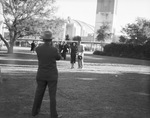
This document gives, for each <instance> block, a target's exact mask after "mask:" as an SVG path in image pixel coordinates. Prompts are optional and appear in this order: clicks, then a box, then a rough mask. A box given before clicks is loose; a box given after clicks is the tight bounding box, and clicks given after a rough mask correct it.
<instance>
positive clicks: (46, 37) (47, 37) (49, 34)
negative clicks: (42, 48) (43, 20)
mask: <svg viewBox="0 0 150 118" xmlns="http://www.w3.org/2000/svg"><path fill="white" fill-rule="evenodd" d="M41 39H43V40H52V39H54V37H52V32H51V31H44V32H43V35H42V36H41Z"/></svg>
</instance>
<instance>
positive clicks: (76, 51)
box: [70, 41, 84, 69]
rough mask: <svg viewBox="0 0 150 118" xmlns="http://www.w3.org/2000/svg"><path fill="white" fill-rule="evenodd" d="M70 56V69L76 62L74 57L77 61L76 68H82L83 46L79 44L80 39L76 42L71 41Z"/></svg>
mask: <svg viewBox="0 0 150 118" xmlns="http://www.w3.org/2000/svg"><path fill="white" fill-rule="evenodd" d="M70 57H71V60H70V62H71V69H73V68H74V64H75V63H76V59H77V61H78V68H79V69H82V68H83V60H84V46H83V45H81V41H78V43H75V42H73V43H72V45H71V46H70Z"/></svg>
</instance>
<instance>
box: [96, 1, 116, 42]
mask: <svg viewBox="0 0 150 118" xmlns="http://www.w3.org/2000/svg"><path fill="white" fill-rule="evenodd" d="M116 14H117V0H97V10H96V19H95V34H94V37H96V32H97V30H98V29H99V28H100V26H101V25H102V24H103V23H107V24H108V25H109V27H110V33H112V34H113V35H115V24H116V23H115V18H116ZM107 41H108V42H113V36H112V37H111V39H110V40H107Z"/></svg>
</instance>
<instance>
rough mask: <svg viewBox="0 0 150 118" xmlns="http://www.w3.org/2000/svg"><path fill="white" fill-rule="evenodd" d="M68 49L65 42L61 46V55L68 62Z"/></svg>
mask: <svg viewBox="0 0 150 118" xmlns="http://www.w3.org/2000/svg"><path fill="white" fill-rule="evenodd" d="M68 49H69V47H68V45H67V43H66V42H63V44H62V46H61V55H62V57H63V58H64V60H66V54H67V52H68Z"/></svg>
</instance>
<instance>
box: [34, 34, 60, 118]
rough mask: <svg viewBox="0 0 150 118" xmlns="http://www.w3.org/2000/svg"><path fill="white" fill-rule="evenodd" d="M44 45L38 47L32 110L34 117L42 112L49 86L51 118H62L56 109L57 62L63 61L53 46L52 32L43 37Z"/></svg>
mask: <svg viewBox="0 0 150 118" xmlns="http://www.w3.org/2000/svg"><path fill="white" fill-rule="evenodd" d="M41 38H42V39H43V41H44V44H42V45H40V46H38V47H36V53H37V58H38V71H37V76H36V82H37V88H36V92H35V98H34V103H33V108H32V116H36V115H38V113H39V112H40V108H41V104H42V100H43V96H44V93H45V90H46V87H47V86H48V90H49V97H50V118H60V117H61V116H58V113H57V109H56V90H57V82H58V70H57V63H56V60H60V59H61V55H60V53H59V51H58V49H57V48H56V47H54V46H52V39H53V37H52V32H51V31H45V32H44V33H43V35H42V37H41Z"/></svg>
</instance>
